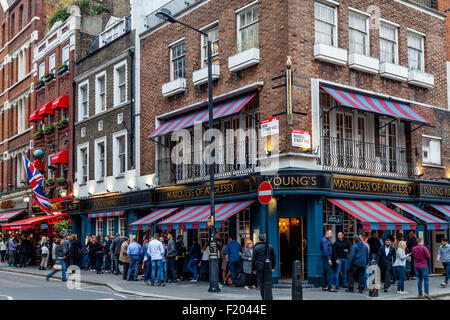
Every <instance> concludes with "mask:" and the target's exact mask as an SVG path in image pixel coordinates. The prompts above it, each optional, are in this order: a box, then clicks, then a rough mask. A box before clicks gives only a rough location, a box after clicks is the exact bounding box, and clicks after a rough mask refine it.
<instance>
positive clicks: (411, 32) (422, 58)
mask: <svg viewBox="0 0 450 320" xmlns="http://www.w3.org/2000/svg"><path fill="white" fill-rule="evenodd" d="M409 36H413V37H417V38H420V45H421V51H420V69H410V64H409V62H410V61H409V49H410V48H411V49H414V50H417V48H413V47H410V43H409ZM406 43H407V48H408V70H409V71H411V70H419V71H422V72H425V35H424V34H423V33H421V32H417V31H414V30H411V29H408V34H407V38H406Z"/></svg>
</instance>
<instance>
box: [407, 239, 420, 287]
mask: <svg viewBox="0 0 450 320" xmlns="http://www.w3.org/2000/svg"><path fill="white" fill-rule="evenodd" d="M415 246H417V239H416V235H415V233H414V231H410V232H409V234H408V238H407V239H406V253H412V250H413V248H414V247H415ZM409 265H410V266H411V268H410V272H409V274H407V275H406V278H407V279H408V280H409V279H412V280H416V271H415V268H414V257H413V256H412V255H411V261H410V262H409Z"/></svg>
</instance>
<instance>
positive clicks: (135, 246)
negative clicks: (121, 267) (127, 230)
mask: <svg viewBox="0 0 450 320" xmlns="http://www.w3.org/2000/svg"><path fill="white" fill-rule="evenodd" d="M127 255H128V256H129V257H130V267H129V268H128V275H127V280H128V281H131V280H130V277H131V271H133V273H134V279H133V280H134V281H137V276H138V272H139V262H140V261H141V256H142V247H141V245H140V244H139V243H137V242H136V238H134V239H133V242H132V243H131V244H130V245H129V246H128V249H127Z"/></svg>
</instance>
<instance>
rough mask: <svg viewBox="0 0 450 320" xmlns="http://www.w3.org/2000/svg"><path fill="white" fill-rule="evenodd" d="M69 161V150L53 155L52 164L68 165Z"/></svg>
mask: <svg viewBox="0 0 450 320" xmlns="http://www.w3.org/2000/svg"><path fill="white" fill-rule="evenodd" d="M68 160H69V150H63V151H60V152H58V153H56V154H54V155H53V157H52V161H51V164H58V163H67V162H68Z"/></svg>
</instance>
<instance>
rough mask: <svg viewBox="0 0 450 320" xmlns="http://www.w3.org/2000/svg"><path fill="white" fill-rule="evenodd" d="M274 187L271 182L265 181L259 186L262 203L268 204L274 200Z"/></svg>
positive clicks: (259, 196) (259, 197) (259, 198)
mask: <svg viewBox="0 0 450 320" xmlns="http://www.w3.org/2000/svg"><path fill="white" fill-rule="evenodd" d="M272 195H273V189H272V186H271V185H270V183H269V182H267V181H264V182H263V183H261V184H260V185H259V188H258V200H259V202H260V203H261V204H268V203H269V202H270V200H272Z"/></svg>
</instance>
